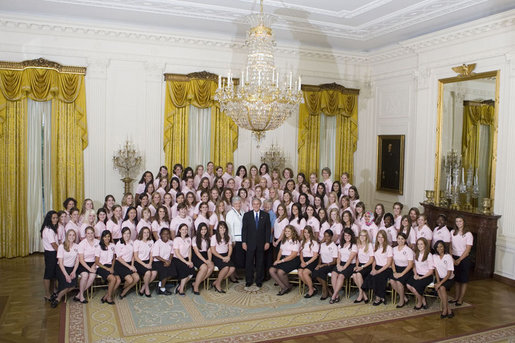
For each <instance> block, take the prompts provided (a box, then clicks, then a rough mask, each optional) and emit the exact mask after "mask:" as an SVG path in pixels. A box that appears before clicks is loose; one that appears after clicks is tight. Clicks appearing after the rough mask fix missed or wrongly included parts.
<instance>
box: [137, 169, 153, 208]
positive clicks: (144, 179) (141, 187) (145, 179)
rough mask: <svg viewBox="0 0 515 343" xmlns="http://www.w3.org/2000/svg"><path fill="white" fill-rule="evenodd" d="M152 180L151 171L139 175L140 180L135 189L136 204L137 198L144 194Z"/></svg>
mask: <svg viewBox="0 0 515 343" xmlns="http://www.w3.org/2000/svg"><path fill="white" fill-rule="evenodd" d="M153 180H154V174H152V172H151V171H149V170H147V171H145V172H144V173H143V175H141V179H139V181H138V186H137V187H136V202H137V201H138V197H139V196H141V194H143V193H145V188H146V187H147V184H148V183H149V182H152V181H153Z"/></svg>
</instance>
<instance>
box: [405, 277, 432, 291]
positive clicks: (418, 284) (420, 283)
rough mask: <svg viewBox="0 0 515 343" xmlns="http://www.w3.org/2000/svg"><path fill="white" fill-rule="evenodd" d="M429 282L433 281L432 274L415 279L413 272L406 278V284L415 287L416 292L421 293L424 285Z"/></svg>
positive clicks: (424, 287) (424, 288)
mask: <svg viewBox="0 0 515 343" xmlns="http://www.w3.org/2000/svg"><path fill="white" fill-rule="evenodd" d="M419 276H424V275H419ZM431 282H433V277H432V276H428V277H426V278H423V279H418V280H415V279H414V278H413V274H412V275H411V278H410V279H409V280H408V282H407V284H408V285H410V286H411V287H413V288H415V289H416V290H417V293H418V294H420V295H423V294H424V291H425V290H426V287H427V286H428V285H429V284H430V283H431Z"/></svg>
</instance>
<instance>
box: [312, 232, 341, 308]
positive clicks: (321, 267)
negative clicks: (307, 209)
mask: <svg viewBox="0 0 515 343" xmlns="http://www.w3.org/2000/svg"><path fill="white" fill-rule="evenodd" d="M337 257H338V247H337V246H336V244H334V242H333V232H332V231H331V230H326V231H325V232H324V239H323V241H322V242H321V243H320V253H319V257H318V265H317V266H316V267H315V270H314V271H313V275H312V278H313V279H317V280H318V282H320V284H321V285H322V296H321V297H320V300H325V299H327V298H328V297H329V296H331V295H332V294H331V293H330V291H329V289H328V287H327V274H328V273H330V272H331V271H332V270H333V268H334V266H335V265H336V258H337Z"/></svg>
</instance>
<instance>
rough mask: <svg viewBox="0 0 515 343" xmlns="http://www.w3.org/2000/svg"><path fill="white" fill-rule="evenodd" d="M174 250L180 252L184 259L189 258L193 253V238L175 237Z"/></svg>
mask: <svg viewBox="0 0 515 343" xmlns="http://www.w3.org/2000/svg"><path fill="white" fill-rule="evenodd" d="M173 248H174V250H179V253H180V254H181V256H182V257H183V258H188V256H190V251H191V250H190V249H191V238H190V237H186V238H182V237H175V239H174V240H173Z"/></svg>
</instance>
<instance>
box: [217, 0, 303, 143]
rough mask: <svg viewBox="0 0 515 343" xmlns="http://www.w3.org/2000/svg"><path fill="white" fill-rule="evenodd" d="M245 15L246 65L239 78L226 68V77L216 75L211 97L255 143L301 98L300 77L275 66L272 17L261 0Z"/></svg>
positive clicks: (294, 109) (295, 105)
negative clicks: (257, 10)
mask: <svg viewBox="0 0 515 343" xmlns="http://www.w3.org/2000/svg"><path fill="white" fill-rule="evenodd" d="M247 18H248V21H249V23H250V24H251V29H250V30H249V31H248V32H247V41H246V46H247V47H248V49H249V51H248V56H247V66H246V68H245V70H242V71H241V78H240V80H237V79H234V78H233V76H234V75H233V74H232V73H231V72H230V71H229V74H228V76H227V79H225V78H223V79H222V77H219V78H218V89H217V90H216V94H215V100H218V101H219V102H220V108H221V110H222V111H223V112H225V113H226V114H227V115H228V116H229V117H231V118H232V120H234V122H235V123H236V125H238V127H240V128H243V129H246V130H250V131H252V134H253V135H254V137H255V138H256V140H257V141H258V143H259V142H260V141H261V139H262V138H263V136H264V135H265V133H266V131H270V130H274V129H276V128H278V127H279V126H281V124H282V123H284V121H285V120H286V119H287V118H288V117H290V116H291V114H292V113H293V112H294V111H296V110H297V108H298V105H299V104H300V103H301V102H303V101H304V99H303V97H302V91H301V78H300V76H298V77H294V75H293V73H292V72H290V73H289V74H286V73H282V74H281V73H280V72H279V71H278V70H276V68H275V61H274V51H273V48H274V46H275V41H274V39H273V37H272V29H271V28H270V26H271V23H272V20H273V17H272V16H271V15H268V14H263V0H261V10H260V13H257V14H252V15H250V16H248V17H247ZM238 81H239V82H238Z"/></svg>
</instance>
